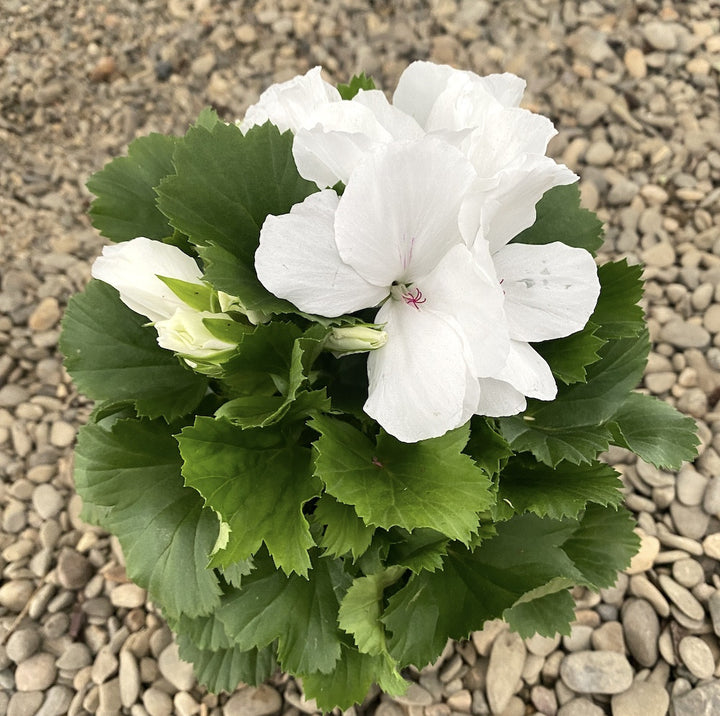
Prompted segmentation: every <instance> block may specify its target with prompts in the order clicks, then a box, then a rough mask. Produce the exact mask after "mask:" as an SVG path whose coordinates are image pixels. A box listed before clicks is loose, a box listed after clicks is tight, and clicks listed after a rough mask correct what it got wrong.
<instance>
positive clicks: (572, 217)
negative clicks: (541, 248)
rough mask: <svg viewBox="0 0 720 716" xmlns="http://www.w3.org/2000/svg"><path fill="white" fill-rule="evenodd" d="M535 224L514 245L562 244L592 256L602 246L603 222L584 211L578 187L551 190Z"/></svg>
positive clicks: (541, 201) (546, 193) (542, 201)
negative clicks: (574, 247)
mask: <svg viewBox="0 0 720 716" xmlns="http://www.w3.org/2000/svg"><path fill="white" fill-rule="evenodd" d="M536 210H537V219H536V220H535V223H534V224H533V225H532V226H531V227H530V228H528V229H525V231H523V232H522V233H520V234H518V235H517V236H516V237H515V238H514V239H513V243H518V244H550V243H552V242H553V241H562V242H563V243H564V244H567V245H568V246H577V247H578V248H581V249H586V250H587V251H589V252H590V253H591V254H593V255H594V254H595V252H596V251H597V250H598V249H599V248H600V247H601V246H602V243H603V229H602V222H601V221H600V220H599V219H598V218H597V216H596V215H595V214H594V213H593V212H592V211H588V210H587V209H581V208H580V190H579V189H578V186H577V184H568V185H565V186H556V187H553V188H552V189H549V190H548V191H546V192H545V194H544V195H543V198H542V199H540V201H539V202H538V203H537V206H536Z"/></svg>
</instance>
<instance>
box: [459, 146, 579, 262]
mask: <svg viewBox="0 0 720 716" xmlns="http://www.w3.org/2000/svg"><path fill="white" fill-rule="evenodd" d="M494 179H495V182H494V184H488V182H487V180H486V179H483V178H480V179H478V180H476V181H475V183H474V184H473V186H472V187H471V188H470V190H469V191H468V193H467V196H466V197H465V200H464V202H463V205H462V208H461V210H460V227H461V230H462V234H463V237H465V240H466V241H468V242H469V243H472V238H471V237H473V236H475V235H476V234H477V233H478V232H480V234H481V235H482V236H483V237H484V238H486V239H487V240H488V241H489V242H490V250H491V251H492V252H493V253H494V252H495V251H497V250H498V249H499V248H501V247H502V246H504V245H505V244H507V243H508V242H510V241H511V240H512V239H513V238H515V237H516V236H517V235H518V234H519V233H520V232H521V231H523V230H524V229H527V228H528V227H529V226H532V225H533V224H534V223H535V217H536V212H535V205H536V204H537V203H538V201H540V199H541V198H542V195H543V194H544V193H545V192H546V191H547V190H548V189H551V188H552V187H554V186H560V185H561V184H572V183H573V182H575V181H577V179H578V177H577V176H576V175H575V174H573V172H571V171H570V170H569V169H568V168H567V167H566V166H565V165H564V164H557V163H556V162H555V161H554V160H553V159H550V157H545V156H541V155H535V154H528V155H524V156H522V157H519V158H518V159H516V160H515V162H514V163H513V165H512V166H510V167H508V168H507V169H505V170H503V171H501V172H500V173H498V174H497V175H496V176H495V178H494Z"/></svg>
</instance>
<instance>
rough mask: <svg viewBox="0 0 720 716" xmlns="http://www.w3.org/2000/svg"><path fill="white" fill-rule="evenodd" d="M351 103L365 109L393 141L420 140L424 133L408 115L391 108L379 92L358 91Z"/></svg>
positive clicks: (393, 107)
mask: <svg viewBox="0 0 720 716" xmlns="http://www.w3.org/2000/svg"><path fill="white" fill-rule="evenodd" d="M352 101H353V102H355V103H356V104H359V105H361V106H364V107H367V108H368V109H369V110H371V111H372V113H373V115H374V116H375V118H376V119H377V121H378V122H379V123H380V125H381V126H382V127H383V129H385V130H386V131H387V132H388V133H389V134H390V136H391V137H392V138H393V139H395V140H398V141H400V140H412V139H420V138H421V137H422V136H423V134H424V133H425V132H424V131H423V129H422V127H421V126H420V125H419V124H418V123H417V122H416V121H415V119H413V118H412V117H411V116H410V115H409V114H407V113H406V112H403V111H402V110H401V109H398V108H397V107H395V106H393V105H392V104H390V102H388V100H387V97H386V96H385V95H384V93H382V92H381V91H380V90H360V91H359V92H358V93H357V94H356V95H355V97H353V99H352Z"/></svg>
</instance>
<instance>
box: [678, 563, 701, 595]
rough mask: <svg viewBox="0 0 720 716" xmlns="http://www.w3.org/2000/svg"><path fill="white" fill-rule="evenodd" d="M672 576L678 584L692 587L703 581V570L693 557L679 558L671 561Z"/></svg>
mask: <svg viewBox="0 0 720 716" xmlns="http://www.w3.org/2000/svg"><path fill="white" fill-rule="evenodd" d="M672 576H673V579H674V580H675V581H676V582H677V583H678V584H679V585H681V586H683V587H687V588H688V589H692V588H693V587H694V586H695V585H696V584H700V582H702V581H703V579H704V578H705V572H704V571H703V568H702V566H701V565H700V564H699V563H698V562H696V561H695V560H694V559H679V560H678V561H677V562H673V566H672Z"/></svg>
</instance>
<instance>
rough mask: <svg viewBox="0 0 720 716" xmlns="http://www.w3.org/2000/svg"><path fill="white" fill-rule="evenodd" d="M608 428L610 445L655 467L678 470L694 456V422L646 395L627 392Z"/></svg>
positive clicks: (695, 449)
mask: <svg viewBox="0 0 720 716" xmlns="http://www.w3.org/2000/svg"><path fill="white" fill-rule="evenodd" d="M611 427H612V429H613V434H614V437H615V439H614V441H613V442H615V443H616V444H617V445H620V446H621V447H625V448H628V449H629V450H632V451H633V452H634V453H636V454H637V455H639V456H640V457H641V458H642V459H643V460H645V461H646V462H650V463H652V464H653V465H655V466H657V467H664V468H668V469H671V470H679V469H680V466H681V465H682V463H683V462H684V461H685V460H693V459H694V458H695V456H696V455H697V446H698V444H699V442H700V441H699V440H698V437H697V434H696V430H697V426H696V424H695V421H694V420H693V419H692V418H688V417H686V416H685V415H682V414H681V413H679V412H678V411H677V410H675V408H673V407H672V406H671V405H668V403H664V402H663V401H662V400H658V399H657V398H653V397H652V396H650V395H642V394H641V393H630V395H629V396H628V397H627V399H626V400H625V402H624V403H623V404H622V405H621V406H620V409H619V410H618V412H617V413H615V416H614V418H613V422H612V424H611Z"/></svg>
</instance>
